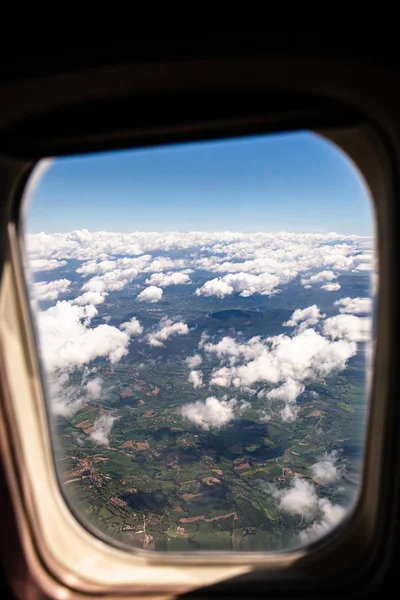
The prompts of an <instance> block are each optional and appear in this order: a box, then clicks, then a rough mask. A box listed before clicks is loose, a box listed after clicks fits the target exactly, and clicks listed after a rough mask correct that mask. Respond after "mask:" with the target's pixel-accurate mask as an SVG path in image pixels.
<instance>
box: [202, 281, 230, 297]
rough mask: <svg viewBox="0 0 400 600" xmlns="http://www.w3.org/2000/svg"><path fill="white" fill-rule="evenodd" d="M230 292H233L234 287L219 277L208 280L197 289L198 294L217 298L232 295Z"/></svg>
mask: <svg viewBox="0 0 400 600" xmlns="http://www.w3.org/2000/svg"><path fill="white" fill-rule="evenodd" d="M230 294H233V287H232V286H231V285H228V284H227V283H225V281H223V280H222V279H219V278H216V279H210V281H206V283H205V284H204V285H202V286H201V287H200V288H197V290H196V295H197V296H217V298H225V296H230Z"/></svg>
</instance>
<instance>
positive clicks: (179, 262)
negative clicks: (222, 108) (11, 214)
mask: <svg viewBox="0 0 400 600" xmlns="http://www.w3.org/2000/svg"><path fill="white" fill-rule="evenodd" d="M27 276H28V280H29V281H30V291H31V301H32V306H33V308H34V311H36V314H37V328H38V333H39V342H40V349H41V356H42V361H43V365H44V370H45V373H46V378H47V379H46V390H47V397H48V400H49V404H50V412H51V415H52V417H51V431H52V439H53V446H54V452H55V464H56V468H57V472H58V477H59V480H60V484H61V486H62V490H63V493H64V496H65V498H66V500H67V502H68V503H69V505H70V507H71V509H72V510H73V511H74V513H75V514H76V515H77V517H78V518H79V519H80V520H81V521H82V522H83V523H84V524H85V525H86V526H87V527H89V528H91V529H92V530H94V531H95V532H96V533H97V534H98V535H101V536H107V537H108V538H112V539H113V540H115V542H117V543H119V544H123V545H127V546H129V547H137V548H143V549H148V550H157V551H196V550H224V551H226V550H238V551H258V550H265V551H273V550H284V549H288V548H292V547H296V546H298V545H300V544H303V543H306V542H309V541H312V540H314V539H317V538H318V537H319V536H321V535H323V534H324V533H325V532H326V531H328V530H329V529H331V528H332V527H333V526H334V525H335V524H337V523H338V522H339V521H340V520H341V519H342V518H343V516H344V514H345V512H346V511H347V510H350V509H351V508H352V507H353V506H354V503H355V502H356V499H357V494H358V491H359V489H360V484H361V472H362V458H363V446H364V439H365V424H366V417H367V411H368V375H369V370H368V369H369V360H370V357H371V352H372V341H371V340H372V333H371V332H372V320H371V319H372V314H373V304H374V300H373V299H374V286H375V279H376V276H375V272H374V256H373V252H372V242H371V239H370V238H362V237H360V236H340V235H337V234H327V235H323V234H304V235H300V234H262V233H257V234H253V235H247V234H246V235H245V234H238V233H233V234H230V233H229V232H228V233H224V234H207V233H201V232H193V233H190V234H174V233H171V234H144V233H140V232H139V233H134V234H106V233H105V232H100V233H97V234H96V233H93V234H92V233H90V232H88V231H86V230H83V231H81V232H71V234H48V235H47V234H35V235H31V236H30V238H29V262H28V263H27Z"/></svg>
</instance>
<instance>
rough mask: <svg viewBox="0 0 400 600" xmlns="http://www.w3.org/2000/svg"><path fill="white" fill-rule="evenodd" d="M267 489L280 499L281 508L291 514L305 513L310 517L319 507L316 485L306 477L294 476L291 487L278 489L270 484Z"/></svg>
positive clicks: (304, 514) (306, 516) (305, 515)
mask: <svg viewBox="0 0 400 600" xmlns="http://www.w3.org/2000/svg"><path fill="white" fill-rule="evenodd" d="M267 489H268V490H269V491H270V493H272V495H273V496H274V498H276V499H277V500H278V507H279V509H280V510H282V511H283V512H286V513H288V514H290V515H303V516H304V517H305V518H307V519H309V518H312V517H313V516H314V515H315V513H316V511H317V509H318V496H317V493H316V491H315V487H314V486H313V484H312V483H310V482H309V481H307V480H306V479H300V478H299V477H293V479H292V481H291V484H290V487H289V488H285V489H277V488H275V487H274V486H269V488H267Z"/></svg>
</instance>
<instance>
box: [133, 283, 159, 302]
mask: <svg viewBox="0 0 400 600" xmlns="http://www.w3.org/2000/svg"><path fill="white" fill-rule="evenodd" d="M162 295H163V291H162V289H161V288H159V287H156V286H154V285H151V286H150V287H147V288H145V289H144V290H143V291H142V292H140V294H139V295H138V296H137V298H136V300H139V302H149V303H150V304H154V303H155V302H159V301H160V300H161V298H162Z"/></svg>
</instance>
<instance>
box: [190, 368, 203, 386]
mask: <svg viewBox="0 0 400 600" xmlns="http://www.w3.org/2000/svg"><path fill="white" fill-rule="evenodd" d="M188 382H189V383H192V384H193V387H194V388H198V387H201V386H202V385H203V373H202V372H201V371H190V373H189V377H188Z"/></svg>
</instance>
